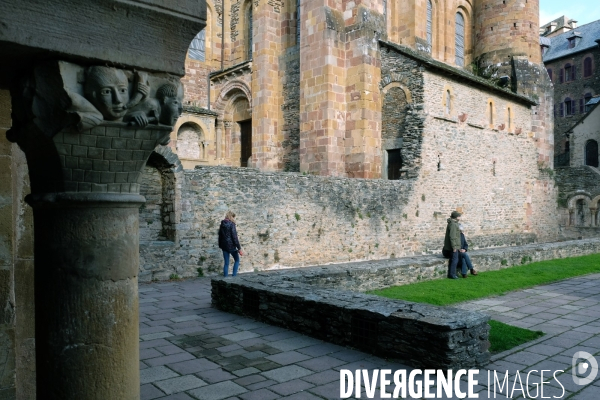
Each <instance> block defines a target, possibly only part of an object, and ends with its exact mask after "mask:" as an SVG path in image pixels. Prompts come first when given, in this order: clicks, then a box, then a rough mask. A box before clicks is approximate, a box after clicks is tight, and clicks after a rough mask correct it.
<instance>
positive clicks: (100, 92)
mask: <svg viewBox="0 0 600 400" xmlns="http://www.w3.org/2000/svg"><path fill="white" fill-rule="evenodd" d="M84 94H85V97H86V98H87V99H88V100H89V101H90V102H91V103H92V104H93V105H94V107H96V108H97V109H98V111H100V113H101V114H102V116H103V117H104V119H105V120H107V121H119V120H121V118H123V116H124V115H125V113H126V112H127V103H128V102H129V88H128V81H127V76H125V73H124V72H123V71H121V70H119V69H116V68H109V67H90V68H89V69H88V70H87V75H86V80H85V85H84Z"/></svg>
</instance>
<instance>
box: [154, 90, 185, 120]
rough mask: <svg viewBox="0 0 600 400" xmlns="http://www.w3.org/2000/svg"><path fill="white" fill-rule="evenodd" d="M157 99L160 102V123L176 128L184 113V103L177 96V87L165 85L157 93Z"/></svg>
mask: <svg viewBox="0 0 600 400" xmlns="http://www.w3.org/2000/svg"><path fill="white" fill-rule="evenodd" d="M156 97H157V98H158V100H159V101H160V118H159V122H160V123H161V124H163V125H169V126H174V125H175V123H176V122H177V118H179V116H180V115H181V113H182V112H183V104H182V103H183V102H182V100H181V99H180V98H179V96H178V94H177V87H175V85H172V84H166V85H163V86H161V87H160V88H159V89H158V91H157V92H156Z"/></svg>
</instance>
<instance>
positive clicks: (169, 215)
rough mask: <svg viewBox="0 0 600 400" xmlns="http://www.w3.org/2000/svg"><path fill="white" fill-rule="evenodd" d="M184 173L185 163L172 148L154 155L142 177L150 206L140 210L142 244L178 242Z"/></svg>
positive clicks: (145, 195)
mask: <svg viewBox="0 0 600 400" xmlns="http://www.w3.org/2000/svg"><path fill="white" fill-rule="evenodd" d="M181 171H183V167H182V165H181V162H180V160H179V158H178V157H177V155H176V154H174V153H173V152H172V151H171V149H170V148H169V147H166V146H159V147H157V148H156V150H155V151H153V152H152V154H151V155H150V158H149V159H148V162H147V163H146V165H145V166H144V169H143V171H142V174H141V176H140V180H139V182H140V194H141V195H142V196H144V197H145V198H146V203H145V204H143V205H142V206H141V207H140V222H139V225H140V242H148V241H170V242H176V241H177V235H176V228H175V226H176V224H177V222H179V214H180V213H179V207H178V203H177V201H176V199H177V197H178V195H179V194H178V193H177V191H176V182H177V180H178V178H179V172H181Z"/></svg>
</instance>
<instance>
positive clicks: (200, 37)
mask: <svg viewBox="0 0 600 400" xmlns="http://www.w3.org/2000/svg"><path fill="white" fill-rule="evenodd" d="M205 35H206V31H205V30H204V29H202V30H201V31H200V33H198V34H197V35H196V37H195V38H194V40H192V43H191V44H190V48H189V51H188V56H189V57H190V58H191V59H193V60H197V61H205V60H206V51H205V46H206V44H205V43H206V40H205V39H206V36H205Z"/></svg>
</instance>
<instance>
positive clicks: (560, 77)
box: [558, 68, 565, 83]
mask: <svg viewBox="0 0 600 400" xmlns="http://www.w3.org/2000/svg"><path fill="white" fill-rule="evenodd" d="M564 76H565V70H563V69H562V68H561V69H560V71H559V72H558V83H563V82H564Z"/></svg>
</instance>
